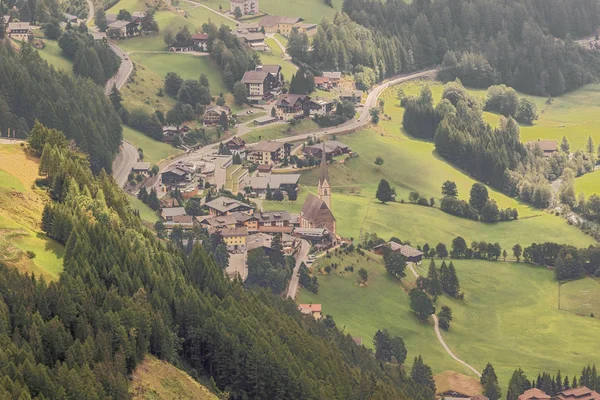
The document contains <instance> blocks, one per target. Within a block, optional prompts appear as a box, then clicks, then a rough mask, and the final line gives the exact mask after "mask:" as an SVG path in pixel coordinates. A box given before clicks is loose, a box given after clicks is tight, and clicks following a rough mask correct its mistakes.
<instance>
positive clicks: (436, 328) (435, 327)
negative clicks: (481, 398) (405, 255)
mask: <svg viewBox="0 0 600 400" xmlns="http://www.w3.org/2000/svg"><path fill="white" fill-rule="evenodd" d="M407 265H408V269H410V271H411V272H412V274H413V275H414V277H415V278H418V277H419V274H418V273H417V271H416V270H415V267H414V265H413V264H412V263H407ZM432 317H433V330H434V331H435V335H436V336H437V338H438V340H439V341H440V343H441V344H442V347H443V348H444V350H446V353H448V355H449V356H450V357H451V358H452V359H453V360H454V361H456V362H457V363H459V364H462V365H464V366H465V367H467V368H468V369H470V370H471V371H473V373H474V374H475V375H477V376H478V377H480V378H481V373H480V372H479V371H477V370H476V369H475V368H474V367H472V366H471V365H469V364H467V363H466V362H464V361H463V360H461V359H460V358H458V357H457V356H456V355H455V354H454V353H453V352H452V350H450V347H448V345H447V344H446V342H445V341H444V338H443V337H442V333H441V332H440V324H439V321H438V317H437V315H435V314H432Z"/></svg>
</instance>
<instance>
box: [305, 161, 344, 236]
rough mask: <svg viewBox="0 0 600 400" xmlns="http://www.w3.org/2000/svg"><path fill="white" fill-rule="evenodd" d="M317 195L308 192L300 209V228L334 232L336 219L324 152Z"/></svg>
mask: <svg viewBox="0 0 600 400" xmlns="http://www.w3.org/2000/svg"><path fill="white" fill-rule="evenodd" d="M317 193H318V197H315V196H314V195H312V194H309V195H308V197H307V198H306V201H305V202H304V205H303V206H302V211H300V227H301V228H326V229H327V230H328V231H329V232H331V233H333V234H335V232H336V221H335V217H334V216H333V213H332V211H331V186H330V184H329V173H328V171H327V160H326V159H325V152H323V157H322V158H321V175H320V177H319V186H318V192H317Z"/></svg>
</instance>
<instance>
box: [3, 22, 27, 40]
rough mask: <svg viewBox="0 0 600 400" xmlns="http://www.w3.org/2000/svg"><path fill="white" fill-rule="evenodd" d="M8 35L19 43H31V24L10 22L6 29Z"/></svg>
mask: <svg viewBox="0 0 600 400" xmlns="http://www.w3.org/2000/svg"><path fill="white" fill-rule="evenodd" d="M6 34H7V35H8V37H9V38H11V39H13V40H16V41H18V42H30V41H31V39H33V33H32V32H31V26H30V25H29V22H10V23H9V24H8V27H7V28H6Z"/></svg>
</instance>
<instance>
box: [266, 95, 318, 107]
mask: <svg viewBox="0 0 600 400" xmlns="http://www.w3.org/2000/svg"><path fill="white" fill-rule="evenodd" d="M307 98H308V100H310V97H309V96H307V95H305V94H291V93H286V94H281V95H279V97H277V103H275V105H276V106H280V105H282V104H283V103H284V102H286V103H287V104H288V105H289V106H293V105H294V104H296V103H297V102H298V101H304V100H306V99H307Z"/></svg>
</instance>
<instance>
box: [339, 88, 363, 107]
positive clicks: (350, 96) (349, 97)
mask: <svg viewBox="0 0 600 400" xmlns="http://www.w3.org/2000/svg"><path fill="white" fill-rule="evenodd" d="M361 100H362V91H361V90H350V91H344V92H342V94H340V101H349V102H352V103H354V104H360V102H361Z"/></svg>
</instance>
